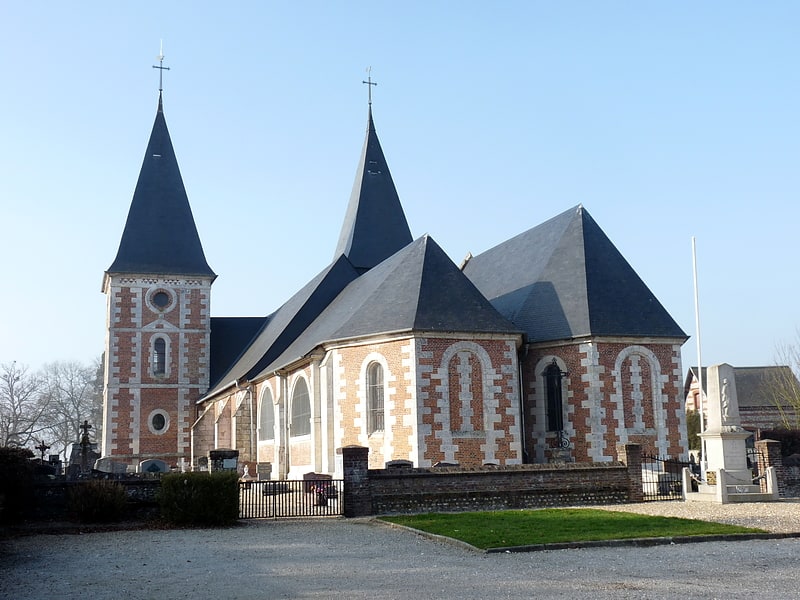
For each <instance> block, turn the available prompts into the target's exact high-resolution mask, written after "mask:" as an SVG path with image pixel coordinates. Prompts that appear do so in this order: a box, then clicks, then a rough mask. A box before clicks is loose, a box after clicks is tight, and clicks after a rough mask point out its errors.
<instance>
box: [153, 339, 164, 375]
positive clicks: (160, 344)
mask: <svg viewBox="0 0 800 600" xmlns="http://www.w3.org/2000/svg"><path fill="white" fill-rule="evenodd" d="M166 372H167V341H166V340H165V339H164V338H156V340H155V341H154V342H153V375H164V374H165V373H166Z"/></svg>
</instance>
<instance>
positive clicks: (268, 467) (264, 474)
mask: <svg viewBox="0 0 800 600" xmlns="http://www.w3.org/2000/svg"><path fill="white" fill-rule="evenodd" d="M256 473H257V474H258V479H259V481H267V480H269V479H272V463H268V462H260V463H256Z"/></svg>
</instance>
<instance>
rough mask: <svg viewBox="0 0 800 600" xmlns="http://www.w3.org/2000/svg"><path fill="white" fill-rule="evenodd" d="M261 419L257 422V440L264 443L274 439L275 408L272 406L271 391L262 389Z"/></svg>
mask: <svg viewBox="0 0 800 600" xmlns="http://www.w3.org/2000/svg"><path fill="white" fill-rule="evenodd" d="M260 410H261V413H260V414H261V419H260V420H259V422H258V439H259V441H262V442H266V441H268V440H274V439H275V407H274V406H273V405H272V391H271V390H270V389H269V388H268V387H265V388H264V393H263V394H261V407H260Z"/></svg>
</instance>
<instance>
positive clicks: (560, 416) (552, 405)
mask: <svg viewBox="0 0 800 600" xmlns="http://www.w3.org/2000/svg"><path fill="white" fill-rule="evenodd" d="M566 375H568V373H564V372H563V371H562V370H561V369H560V368H559V366H558V364H557V363H556V359H555V358H554V359H553V362H552V363H550V364H549V365H548V366H547V368H546V369H545V370H544V379H545V385H546V386H547V431H563V430H564V407H563V405H562V395H561V379H562V378H563V377H565V376H566Z"/></svg>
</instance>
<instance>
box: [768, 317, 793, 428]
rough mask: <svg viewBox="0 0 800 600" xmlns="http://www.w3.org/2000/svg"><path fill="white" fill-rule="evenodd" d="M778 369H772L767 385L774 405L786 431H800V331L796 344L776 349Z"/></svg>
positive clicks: (787, 344) (779, 346)
mask: <svg viewBox="0 0 800 600" xmlns="http://www.w3.org/2000/svg"><path fill="white" fill-rule="evenodd" d="M775 354H776V362H777V364H778V365H781V366H779V367H778V368H775V369H771V370H770V371H769V375H768V382H767V385H768V386H769V391H770V394H771V395H772V403H773V404H774V405H775V406H776V407H777V408H778V411H779V412H780V415H781V420H782V421H783V426H784V427H786V429H800V381H798V379H797V376H798V374H800V331H798V332H797V339H796V341H795V343H793V344H789V343H783V344H780V345H778V347H777V349H776V352H775Z"/></svg>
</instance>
